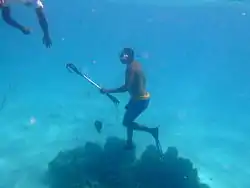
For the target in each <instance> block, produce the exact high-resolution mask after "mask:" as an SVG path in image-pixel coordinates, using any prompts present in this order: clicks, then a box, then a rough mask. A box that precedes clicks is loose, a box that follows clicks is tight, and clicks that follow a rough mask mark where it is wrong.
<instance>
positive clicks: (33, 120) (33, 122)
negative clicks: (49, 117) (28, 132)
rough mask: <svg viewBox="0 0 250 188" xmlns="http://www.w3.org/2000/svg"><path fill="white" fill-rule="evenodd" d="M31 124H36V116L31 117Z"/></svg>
mask: <svg viewBox="0 0 250 188" xmlns="http://www.w3.org/2000/svg"><path fill="white" fill-rule="evenodd" d="M29 123H30V125H35V124H36V118H35V117H33V116H32V117H31V118H30V120H29Z"/></svg>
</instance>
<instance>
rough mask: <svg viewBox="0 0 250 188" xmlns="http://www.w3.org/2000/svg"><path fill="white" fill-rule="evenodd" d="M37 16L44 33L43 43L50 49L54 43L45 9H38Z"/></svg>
mask: <svg viewBox="0 0 250 188" xmlns="http://www.w3.org/2000/svg"><path fill="white" fill-rule="evenodd" d="M36 15H37V18H38V21H39V25H40V27H41V29H42V31H43V43H44V44H45V45H46V47H50V46H51V44H52V42H51V39H50V35H49V26H48V22H47V19H46V17H45V14H44V12H43V7H38V8H36Z"/></svg>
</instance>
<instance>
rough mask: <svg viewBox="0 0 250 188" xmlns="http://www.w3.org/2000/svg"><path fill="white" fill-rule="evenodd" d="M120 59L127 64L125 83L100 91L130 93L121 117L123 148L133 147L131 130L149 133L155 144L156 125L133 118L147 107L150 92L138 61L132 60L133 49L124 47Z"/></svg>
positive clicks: (157, 141)
mask: <svg viewBox="0 0 250 188" xmlns="http://www.w3.org/2000/svg"><path fill="white" fill-rule="evenodd" d="M120 61H121V62H122V64H125V65H126V66H127V68H126V71H125V84H124V85H122V86H121V87H119V88H117V89H104V88H102V89H101V93H103V94H106V93H123V92H128V93H129V94H130V100H129V102H128V104H127V105H126V107H125V108H126V112H125V114H124V117H123V125H124V126H125V127H126V128H127V143H126V145H125V149H127V150H130V149H133V148H134V145H133V131H134V130H137V131H143V132H147V133H150V134H151V135H152V136H153V137H154V139H155V141H156V143H157V144H159V139H158V134H159V133H158V132H159V129H158V127H155V128H149V127H147V126H145V125H140V124H138V123H136V122H135V119H136V118H137V117H138V116H139V115H140V114H141V113H142V112H143V111H144V110H146V109H147V107H148V105H149V101H150V94H149V93H148V92H147V91H146V78H145V75H144V72H143V70H142V67H141V65H140V63H139V62H137V61H135V60H134V51H133V49H131V48H124V49H123V51H122V52H121V54H120Z"/></svg>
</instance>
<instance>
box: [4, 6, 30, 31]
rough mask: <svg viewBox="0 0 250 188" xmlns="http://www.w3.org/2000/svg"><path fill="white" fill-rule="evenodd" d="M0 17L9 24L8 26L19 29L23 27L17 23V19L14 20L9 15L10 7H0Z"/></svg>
mask: <svg viewBox="0 0 250 188" xmlns="http://www.w3.org/2000/svg"><path fill="white" fill-rule="evenodd" d="M2 18H3V20H4V21H5V22H6V23H7V24H9V25H10V26H12V27H14V28H17V29H19V30H21V31H23V30H24V29H25V27H24V26H22V25H21V24H19V23H18V22H17V21H15V20H14V19H13V18H12V17H11V10H10V7H2Z"/></svg>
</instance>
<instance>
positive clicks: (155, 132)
mask: <svg viewBox="0 0 250 188" xmlns="http://www.w3.org/2000/svg"><path fill="white" fill-rule="evenodd" d="M123 125H124V126H126V127H127V146H126V148H127V149H132V148H133V147H134V146H133V131H134V130H136V131H142V132H147V133H150V134H151V135H152V136H153V138H154V139H155V141H156V142H158V137H159V128H158V127H155V128H149V127H147V126H145V125H139V124H138V123H136V122H130V123H128V122H123Z"/></svg>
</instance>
